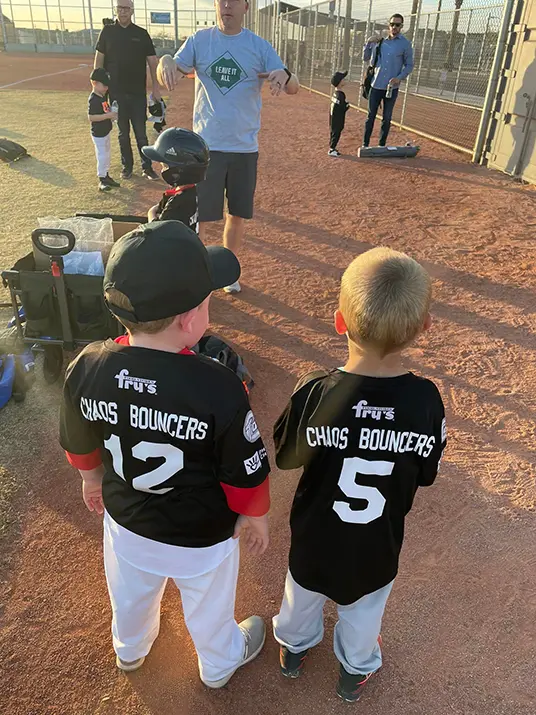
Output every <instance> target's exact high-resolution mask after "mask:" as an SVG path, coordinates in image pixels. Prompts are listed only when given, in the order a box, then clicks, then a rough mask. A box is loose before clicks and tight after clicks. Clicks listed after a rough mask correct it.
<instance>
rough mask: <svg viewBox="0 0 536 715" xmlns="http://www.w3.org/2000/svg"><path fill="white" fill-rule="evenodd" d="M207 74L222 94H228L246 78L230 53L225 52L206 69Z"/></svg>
mask: <svg viewBox="0 0 536 715" xmlns="http://www.w3.org/2000/svg"><path fill="white" fill-rule="evenodd" d="M207 74H208V76H209V77H210V78H211V79H212V80H213V82H214V84H215V85H216V86H217V87H218V89H219V90H220V92H221V93H222V94H227V92H230V91H231V90H232V88H233V87H236V85H237V84H239V83H240V82H242V80H244V79H246V77H247V74H246V73H245V71H244V70H243V69H242V67H240V65H239V64H238V62H237V61H236V60H235V58H234V57H233V56H232V54H231V53H230V52H226V53H225V54H224V55H222V56H221V57H220V58H219V59H217V60H216V61H215V62H213V63H212V64H211V65H210V67H209V68H208V70H207Z"/></svg>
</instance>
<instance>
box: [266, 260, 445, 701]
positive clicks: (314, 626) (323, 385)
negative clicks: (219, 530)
mask: <svg viewBox="0 0 536 715" xmlns="http://www.w3.org/2000/svg"><path fill="white" fill-rule="evenodd" d="M430 299H431V281H430V277H429V275H428V274H427V273H426V271H425V270H424V269H423V268H422V267H421V266H420V265H419V264H418V263H417V262H416V261H414V260H413V259H412V258H410V257H409V256H406V255H405V254H403V253H397V252H395V251H392V250H390V249H388V248H375V249H372V250H371V251H367V252H366V253H363V254H362V255H360V256H359V257H358V258H356V259H355V260H354V261H353V262H352V263H351V264H350V266H349V267H348V268H347V269H346V272H345V273H344V276H343V278H342V284H341V291H340V302H339V308H338V310H337V311H336V313H335V330H336V331H337V333H338V334H339V335H346V336H347V340H348V359H347V362H346V364H345V365H344V367H340V368H337V369H335V370H329V371H327V370H320V371H315V372H312V373H309V374H308V375H305V376H304V377H303V378H302V379H301V380H300V381H299V382H298V384H297V386H296V389H295V390H294V393H293V395H292V397H291V399H290V402H289V404H288V406H287V408H286V409H285V411H284V412H283V414H282V415H281V417H280V418H279V420H278V421H277V423H276V425H275V428H274V439H275V446H276V461H277V465H278V467H279V468H281V469H296V468H299V467H301V468H302V469H303V473H302V476H301V479H300V482H299V485H298V489H297V492H296V496H295V498H294V503H293V506H292V512H291V517H290V523H291V531H292V537H291V547H290V564H289V571H288V574H287V579H286V585H285V595H284V598H283V603H282V605H281V610H280V612H279V614H278V615H277V616H276V617H275V618H274V622H273V623H274V634H275V638H276V640H277V641H278V642H279V643H280V645H281V671H282V673H283V675H285V676H287V677H289V678H297V677H298V676H299V675H300V673H301V671H302V668H303V665H304V662H305V658H306V656H307V654H308V651H309V650H310V649H311V648H313V647H314V646H316V645H317V644H318V643H320V641H321V640H322V638H323V635H324V624H323V608H324V604H325V602H326V601H327V599H331V600H332V601H334V602H335V603H336V604H337V609H338V617H339V620H338V622H337V624H336V626H335V633H334V648H335V655H336V656H337V659H338V660H339V662H340V675H339V682H338V685H337V693H338V695H339V696H340V697H341V698H342V699H343V700H346V701H348V702H355V701H356V700H358V699H359V697H360V695H361V692H362V690H363V688H364V686H365V684H366V683H367V681H368V680H369V678H370V676H371V675H372V674H373V673H375V672H376V671H378V670H379V668H380V667H381V664H382V650H381V639H380V627H381V622H382V616H383V612H384V609H385V605H386V602H387V598H388V597H389V594H390V592H391V589H392V588H393V582H394V579H395V576H396V574H397V570H398V560H399V555H400V550H401V547H402V542H403V538H404V519H405V517H406V514H407V513H408V512H409V511H410V509H411V507H412V504H413V499H414V497H415V493H416V491H417V488H418V487H425V486H429V485H431V484H432V483H433V482H434V480H435V478H436V475H437V471H438V468H439V462H440V459H441V455H442V453H443V449H444V447H445V445H446V427H445V412H444V409H443V402H442V400H441V396H440V394H439V391H438V389H437V387H436V386H435V385H434V383H433V382H431V381H430V380H427V379H425V378H422V377H418V376H417V375H415V374H413V373H412V372H408V371H407V370H406V369H405V368H404V367H403V364H402V351H403V350H404V349H405V348H407V347H408V346H409V345H410V344H411V343H412V342H413V341H414V340H415V339H416V338H417V337H418V336H419V335H420V334H421V333H423V332H424V331H426V330H427V329H428V328H429V327H430V314H429V312H428V311H429V306H430Z"/></svg>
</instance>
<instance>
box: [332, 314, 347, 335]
mask: <svg viewBox="0 0 536 715" xmlns="http://www.w3.org/2000/svg"><path fill="white" fill-rule="evenodd" d="M333 318H334V320H333V322H334V324H335V330H336V331H337V333H338V334H339V335H346V333H347V332H348V328H347V327H346V321H345V320H344V316H343V314H342V313H341V311H340V310H339V309H338V308H337V310H336V311H335V315H334V316H333Z"/></svg>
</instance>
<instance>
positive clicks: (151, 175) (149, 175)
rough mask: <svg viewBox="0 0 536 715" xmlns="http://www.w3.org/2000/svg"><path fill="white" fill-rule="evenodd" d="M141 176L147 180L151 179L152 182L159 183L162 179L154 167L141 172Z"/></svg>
mask: <svg viewBox="0 0 536 715" xmlns="http://www.w3.org/2000/svg"><path fill="white" fill-rule="evenodd" d="M141 175H142V176H143V177H144V178H145V179H149V180H150V181H158V180H159V179H160V177H159V176H158V174H157V173H156V171H155V170H154V169H153V168H152V167H149V169H144V170H143V171H142V172H141Z"/></svg>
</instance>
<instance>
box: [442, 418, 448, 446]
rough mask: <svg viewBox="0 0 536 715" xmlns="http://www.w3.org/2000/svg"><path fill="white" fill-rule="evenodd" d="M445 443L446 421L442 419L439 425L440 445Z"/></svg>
mask: <svg viewBox="0 0 536 715" xmlns="http://www.w3.org/2000/svg"><path fill="white" fill-rule="evenodd" d="M446 441H447V420H446V419H445V418H444V417H443V422H442V423H441V444H443V442H446Z"/></svg>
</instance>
